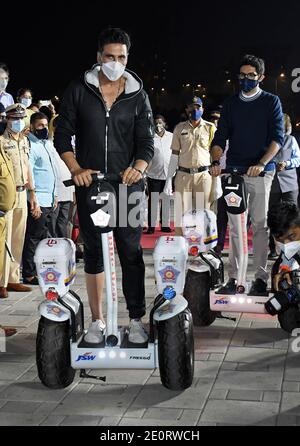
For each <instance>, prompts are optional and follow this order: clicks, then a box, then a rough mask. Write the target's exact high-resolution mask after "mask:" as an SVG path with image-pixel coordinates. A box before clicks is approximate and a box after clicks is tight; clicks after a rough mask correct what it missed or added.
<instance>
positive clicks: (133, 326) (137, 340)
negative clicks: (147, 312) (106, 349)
mask: <svg viewBox="0 0 300 446" xmlns="http://www.w3.org/2000/svg"><path fill="white" fill-rule="evenodd" d="M128 340H129V342H132V343H133V344H144V343H145V342H147V341H148V334H147V332H146V331H145V329H144V327H143V323H142V321H141V319H130V324H129V335H128Z"/></svg>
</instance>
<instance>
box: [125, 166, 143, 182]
mask: <svg viewBox="0 0 300 446" xmlns="http://www.w3.org/2000/svg"><path fill="white" fill-rule="evenodd" d="M120 175H121V177H122V183H123V184H127V186H131V185H132V184H134V183H138V182H139V181H140V180H141V179H142V178H143V175H142V174H141V172H139V171H138V170H137V169H135V168H134V167H128V168H127V169H126V170H125V171H124V172H121V174H120Z"/></svg>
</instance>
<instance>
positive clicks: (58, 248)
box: [35, 174, 194, 390]
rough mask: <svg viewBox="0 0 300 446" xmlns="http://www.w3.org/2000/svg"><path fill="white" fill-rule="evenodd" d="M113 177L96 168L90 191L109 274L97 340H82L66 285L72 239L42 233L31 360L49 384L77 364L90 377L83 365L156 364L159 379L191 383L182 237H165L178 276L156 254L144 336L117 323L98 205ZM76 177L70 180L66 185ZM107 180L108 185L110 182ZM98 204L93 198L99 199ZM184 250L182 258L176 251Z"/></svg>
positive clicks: (76, 307)
mask: <svg viewBox="0 0 300 446" xmlns="http://www.w3.org/2000/svg"><path fill="white" fill-rule="evenodd" d="M111 182H120V177H119V175H109V174H107V175H104V174H93V184H94V187H93V188H92V191H93V192H92V194H91V195H90V199H91V200H94V201H95V204H96V205H99V207H98V210H97V211H96V212H95V213H94V214H92V215H91V217H92V218H93V221H94V224H95V225H96V226H97V229H98V230H99V231H100V232H101V238H102V248H103V260H104V272H105V278H106V301H107V320H106V332H105V337H104V340H103V342H102V343H101V344H88V343H87V342H85V340H84V335H85V334H86V332H85V330H84V315H83V304H82V301H81V299H80V297H79V296H78V295H77V294H76V293H75V292H74V291H73V290H71V289H70V286H71V285H72V284H73V283H74V280H75V275H76V271H75V268H76V261H75V245H74V243H73V242H72V240H69V239H45V240H42V241H41V242H40V243H39V245H38V247H37V250H36V254H35V263H36V269H37V275H38V279H39V285H40V288H41V290H42V292H43V294H44V296H45V300H44V301H43V302H42V303H41V304H40V306H39V313H40V316H41V318H40V322H39V327H38V333H37V342H36V346H37V350H36V361H37V368H38V375H39V378H40V380H41V382H42V383H43V384H44V385H45V386H47V387H50V388H52V389H58V388H64V387H67V386H69V385H70V384H71V383H72V382H73V380H74V376H75V371H76V370H77V369H79V370H80V371H81V375H80V376H81V377H92V378H96V379H101V380H105V377H95V376H91V375H89V374H87V373H86V369H87V368H88V369H153V368H156V367H159V370H160V377H161V382H162V384H163V385H164V386H165V387H167V388H168V389H171V390H183V389H186V388H188V387H189V386H190V385H191V384H192V381H193V375H194V338H193V326H192V316H191V313H190V311H189V309H188V308H187V307H188V304H187V301H186V299H184V297H183V296H182V291H183V286H184V278H185V272H186V258H187V256H186V257H185V256H182V253H185V252H187V246H186V242H185V240H184V238H183V237H180V239H178V240H176V241H174V242H173V241H172V242H170V243H171V245H172V246H173V258H172V262H173V264H172V265H173V268H174V271H175V269H176V280H175V279H174V276H173V275H172V272H171V273H169V272H167V271H166V270H165V269H164V259H161V261H159V260H157V258H156V261H155V265H156V266H157V268H156V270H155V275H156V282H157V285H158V293H159V295H158V296H157V297H156V299H155V301H154V304H153V308H152V309H151V312H150V318H149V325H150V333H149V341H148V342H146V343H145V344H131V343H130V342H129V339H128V330H127V327H118V298H117V281H116V269H115V255H114V239H113V232H112V228H111V227H109V226H108V220H109V218H110V215H108V214H107V213H105V212H104V211H103V210H102V209H103V206H104V205H105V204H106V203H107V202H108V200H109V195H110V192H108V191H109V190H112V193H113V192H114V189H113V187H112V185H111V184H110V183H111ZM71 184H73V182H72V181H71V180H70V181H67V182H65V185H71ZM108 186H110V188H109V187H108ZM96 208H97V206H96ZM179 254H180V260H182V258H183V262H182V263H181V264H180V265H179V264H178V262H179V260H178V258H176V256H177V257H179Z"/></svg>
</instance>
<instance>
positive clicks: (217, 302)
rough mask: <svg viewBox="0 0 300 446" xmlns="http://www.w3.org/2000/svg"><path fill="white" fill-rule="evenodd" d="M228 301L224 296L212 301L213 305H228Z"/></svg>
mask: <svg viewBox="0 0 300 446" xmlns="http://www.w3.org/2000/svg"><path fill="white" fill-rule="evenodd" d="M228 304H229V301H228V300H225V298H224V297H222V298H221V299H217V300H216V302H215V303H214V305H228Z"/></svg>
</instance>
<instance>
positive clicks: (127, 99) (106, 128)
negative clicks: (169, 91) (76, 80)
mask: <svg viewBox="0 0 300 446" xmlns="http://www.w3.org/2000/svg"><path fill="white" fill-rule="evenodd" d="M84 83H85V85H86V86H87V87H88V88H89V89H90V90H91V91H92V92H93V93H94V94H95V95H96V96H97V97H98V98H99V99H100V100H101V102H102V104H103V107H104V110H105V112H106V115H105V161H104V163H105V172H104V173H107V163H108V161H107V159H108V121H109V117H110V115H109V112H110V111H111V109H112V108H113V106H114V105H115V104H117V103H119V102H122V101H129V100H130V99H132V98H133V97H135V96H136V95H137V94H138V93H139V92H140V91H141V89H140V90H138V91H137V92H136V93H135V94H134V95H133V96H131V97H130V98H123V99H119V100H117V101H116V102H114V103H113V104H112V106H111V108H110V110H108V109H107V107H106V105H105V102H104V101H103V98H102V97H101V96H100V94H98V93H96V92H95V90H93V88H91V87H90V86H89V84H88V82H87V81H86V80H85V79H84Z"/></svg>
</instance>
